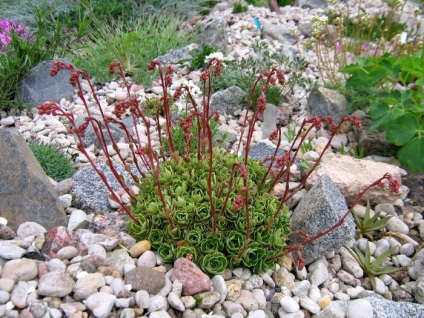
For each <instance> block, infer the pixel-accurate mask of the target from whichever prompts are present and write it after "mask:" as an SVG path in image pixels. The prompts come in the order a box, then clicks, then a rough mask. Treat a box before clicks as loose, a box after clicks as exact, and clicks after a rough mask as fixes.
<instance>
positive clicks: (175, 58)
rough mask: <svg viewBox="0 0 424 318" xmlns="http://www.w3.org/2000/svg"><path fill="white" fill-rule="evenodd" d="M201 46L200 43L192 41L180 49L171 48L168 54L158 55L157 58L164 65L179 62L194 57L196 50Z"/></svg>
mask: <svg viewBox="0 0 424 318" xmlns="http://www.w3.org/2000/svg"><path fill="white" fill-rule="evenodd" d="M200 48H201V46H200V45H199V44H197V43H192V44H189V45H187V46H184V47H182V48H179V49H174V50H170V51H168V52H166V54H164V55H161V56H158V57H157V59H158V60H159V62H160V63H161V64H162V65H169V64H179V63H180V61H182V60H188V59H191V58H193V55H194V53H195V52H194V51H195V50H196V49H200Z"/></svg>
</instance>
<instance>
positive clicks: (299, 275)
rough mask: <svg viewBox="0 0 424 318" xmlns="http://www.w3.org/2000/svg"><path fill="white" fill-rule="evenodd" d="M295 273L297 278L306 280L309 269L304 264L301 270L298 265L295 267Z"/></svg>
mask: <svg viewBox="0 0 424 318" xmlns="http://www.w3.org/2000/svg"><path fill="white" fill-rule="evenodd" d="M295 273H296V277H297V279H300V280H305V279H306V277H307V276H308V271H307V270H306V267H305V266H304V267H303V268H302V269H301V270H299V269H298V268H297V267H296V268H295Z"/></svg>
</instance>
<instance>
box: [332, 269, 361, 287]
mask: <svg viewBox="0 0 424 318" xmlns="http://www.w3.org/2000/svg"><path fill="white" fill-rule="evenodd" d="M337 278H338V279H340V280H341V281H342V282H344V283H346V284H349V285H351V286H356V285H358V279H356V278H355V277H354V276H353V275H352V274H350V273H348V272H346V271H344V270H340V271H339V272H338V273H337Z"/></svg>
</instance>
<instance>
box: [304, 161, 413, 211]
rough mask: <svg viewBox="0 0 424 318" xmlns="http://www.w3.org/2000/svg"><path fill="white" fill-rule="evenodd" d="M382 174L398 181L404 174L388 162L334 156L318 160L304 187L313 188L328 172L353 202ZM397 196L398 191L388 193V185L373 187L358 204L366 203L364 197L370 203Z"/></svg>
mask: <svg viewBox="0 0 424 318" xmlns="http://www.w3.org/2000/svg"><path fill="white" fill-rule="evenodd" d="M385 173H389V174H391V175H392V176H393V178H394V179H395V180H397V181H399V183H400V184H401V182H402V181H401V176H403V175H406V172H405V170H403V169H401V168H399V167H397V166H393V165H390V164H387V163H381V162H375V161H371V160H364V159H356V158H353V157H350V156H343V155H336V156H333V157H332V158H330V159H329V160H327V161H325V162H323V163H321V165H320V166H319V167H318V168H317V169H316V170H315V171H314V172H313V173H312V174H311V176H310V177H309V178H308V180H307V182H306V187H307V188H310V187H312V185H314V184H315V182H316V181H317V180H318V178H319V177H320V176H322V175H324V174H327V175H328V176H329V177H330V178H331V180H333V182H335V183H336V184H337V186H338V187H339V190H340V191H341V192H342V194H343V195H344V196H345V197H346V199H347V200H348V201H349V202H351V203H353V202H354V201H355V200H356V198H357V196H358V194H359V193H360V192H361V191H363V190H364V189H365V188H366V187H367V186H368V185H370V184H372V183H373V182H375V181H376V180H378V179H379V178H381V177H382V176H383V175H384V174H385ZM400 197H401V193H398V194H396V193H391V192H390V191H389V189H388V186H386V187H384V188H380V187H373V188H371V189H370V190H369V191H368V192H367V193H366V194H365V195H364V196H363V198H362V200H361V202H360V203H366V201H367V199H368V200H369V201H370V204H371V205H374V204H379V203H387V202H390V203H393V202H395V201H396V200H397V199H399V198H400Z"/></svg>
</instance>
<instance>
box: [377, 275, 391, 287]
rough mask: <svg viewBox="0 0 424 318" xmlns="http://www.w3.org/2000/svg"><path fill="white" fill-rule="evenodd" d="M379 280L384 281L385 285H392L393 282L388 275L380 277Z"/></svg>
mask: <svg viewBox="0 0 424 318" xmlns="http://www.w3.org/2000/svg"><path fill="white" fill-rule="evenodd" d="M379 278H380V279H381V280H382V281H383V283H384V285H386V286H387V285H390V283H391V282H392V281H393V278H392V276H390V275H388V274H383V275H380V276H379Z"/></svg>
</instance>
